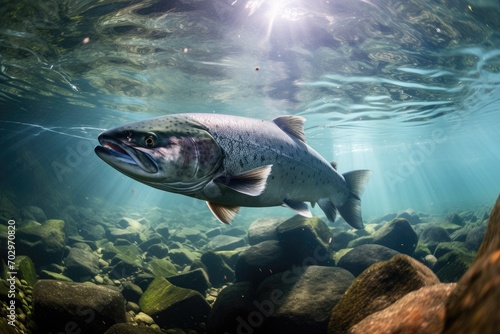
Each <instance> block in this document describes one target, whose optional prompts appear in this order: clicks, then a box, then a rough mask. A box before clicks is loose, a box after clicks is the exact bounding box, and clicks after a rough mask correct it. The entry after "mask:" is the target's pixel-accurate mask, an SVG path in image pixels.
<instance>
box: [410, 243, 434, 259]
mask: <svg viewBox="0 0 500 334" xmlns="http://www.w3.org/2000/svg"><path fill="white" fill-rule="evenodd" d="M429 254H431V251H430V250H429V248H427V246H426V245H424V244H423V243H421V242H419V243H418V244H417V248H415V251H414V252H413V256H414V257H415V258H417V259H423V258H424V257H426V256H427V255H429Z"/></svg>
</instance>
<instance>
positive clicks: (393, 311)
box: [349, 284, 456, 334]
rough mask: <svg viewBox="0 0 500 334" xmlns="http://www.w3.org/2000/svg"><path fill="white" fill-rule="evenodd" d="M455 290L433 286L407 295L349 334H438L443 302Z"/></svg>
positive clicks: (440, 329) (446, 286) (443, 306)
mask: <svg viewBox="0 0 500 334" xmlns="http://www.w3.org/2000/svg"><path fill="white" fill-rule="evenodd" d="M455 286H456V284H436V285H431V286H424V287H422V288H420V289H418V290H415V291H411V292H409V293H408V294H407V295H405V296H404V297H402V298H401V299H399V300H398V301H396V302H395V303H394V304H392V305H390V306H388V307H387V308H385V309H383V310H381V311H378V312H375V313H372V314H370V315H369V316H367V317H366V318H364V319H363V320H361V321H360V322H359V323H357V324H356V325H354V326H353V327H351V329H350V330H349V333H350V334H365V333H378V334H391V333H419V334H435V333H441V332H442V330H443V328H444V316H445V304H446V300H447V299H448V297H449V296H450V294H451V292H452V291H453V290H454V289H455Z"/></svg>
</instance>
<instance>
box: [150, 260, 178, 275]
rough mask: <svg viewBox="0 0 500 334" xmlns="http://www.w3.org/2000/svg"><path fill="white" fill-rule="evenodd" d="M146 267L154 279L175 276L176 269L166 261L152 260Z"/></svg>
mask: <svg viewBox="0 0 500 334" xmlns="http://www.w3.org/2000/svg"><path fill="white" fill-rule="evenodd" d="M148 267H149V271H150V272H151V273H152V274H153V275H154V276H155V277H167V276H172V275H177V268H176V267H175V266H174V265H173V264H172V262H170V261H168V260H167V259H153V260H151V261H149V263H148Z"/></svg>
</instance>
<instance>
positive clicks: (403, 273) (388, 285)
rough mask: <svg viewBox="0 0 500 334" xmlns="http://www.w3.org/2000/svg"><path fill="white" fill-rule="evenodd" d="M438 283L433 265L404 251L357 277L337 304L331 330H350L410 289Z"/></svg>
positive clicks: (339, 333)
mask: <svg viewBox="0 0 500 334" xmlns="http://www.w3.org/2000/svg"><path fill="white" fill-rule="evenodd" d="M361 247H362V246H361ZM379 247H382V246H379ZM438 283H439V279H438V278H437V277H436V275H434V273H433V272H432V271H431V270H430V269H429V268H427V267H426V266H425V265H423V264H422V263H420V262H418V261H417V260H415V259H413V258H411V257H409V256H407V255H404V254H400V255H397V256H394V257H393V258H392V259H391V260H389V261H385V262H381V263H376V264H374V265H372V266H371V267H370V268H368V269H367V270H365V271H364V272H363V273H362V274H361V275H359V276H358V277H357V278H356V280H355V281H354V283H353V284H352V285H351V286H350V287H349V289H348V290H347V292H346V293H345V294H344V295H343V296H342V298H341V300H340V301H339V302H338V304H337V305H336V306H335V307H334V308H333V310H332V313H331V317H330V321H329V324H328V333H329V334H333V333H335V334H337V333H338V334H342V333H348V331H349V329H350V328H351V327H352V326H353V325H355V324H357V323H358V322H360V321H361V320H363V319H364V318H366V317H367V316H369V315H370V314H373V313H375V312H378V311H380V310H383V309H384V308H386V307H388V306H389V305H391V304H392V303H394V302H396V301H397V300H399V299H400V298H402V297H403V296H405V295H406V294H407V293H409V292H411V291H414V290H417V289H420V288H422V287H424V286H430V285H434V284H438Z"/></svg>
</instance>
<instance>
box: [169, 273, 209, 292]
mask: <svg viewBox="0 0 500 334" xmlns="http://www.w3.org/2000/svg"><path fill="white" fill-rule="evenodd" d="M167 280H168V281H169V282H170V283H172V284H174V285H176V286H178V287H181V288H185V289H191V290H195V291H198V292H199V293H201V294H202V295H205V293H206V291H207V289H208V288H209V287H210V281H209V279H208V274H207V273H206V272H205V270H203V269H202V268H198V269H195V270H191V271H188V272H186V273H182V274H179V275H174V276H170V277H167Z"/></svg>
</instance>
